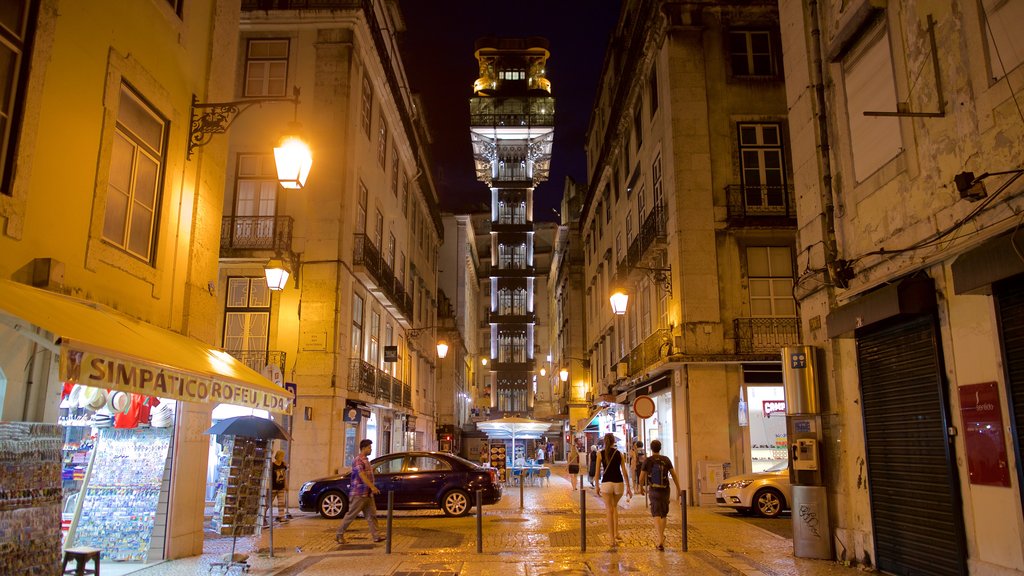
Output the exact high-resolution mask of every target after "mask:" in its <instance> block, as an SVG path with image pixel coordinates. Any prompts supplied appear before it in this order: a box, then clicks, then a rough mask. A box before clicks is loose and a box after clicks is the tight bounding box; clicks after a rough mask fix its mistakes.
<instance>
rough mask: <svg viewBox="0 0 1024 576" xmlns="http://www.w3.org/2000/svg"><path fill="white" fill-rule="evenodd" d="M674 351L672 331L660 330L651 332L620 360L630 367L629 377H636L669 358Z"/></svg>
mask: <svg viewBox="0 0 1024 576" xmlns="http://www.w3.org/2000/svg"><path fill="white" fill-rule="evenodd" d="M671 351H672V331H671V330H669V329H668V328H660V329H658V330H655V331H654V332H651V334H650V336H648V337H647V338H644V341H643V342H641V343H640V344H639V345H638V346H637V347H636V348H633V349H632V350H630V352H629V355H627V356H626V357H625V358H623V359H622V360H620V362H625V363H626V365H627V366H628V375H629V376H635V375H636V374H639V373H641V372H643V371H644V370H646V369H647V368H648V367H649V366H651V365H652V364H654V363H655V362H657V361H658V360H660V359H662V358H666V357H668V355H669V354H670V353H671Z"/></svg>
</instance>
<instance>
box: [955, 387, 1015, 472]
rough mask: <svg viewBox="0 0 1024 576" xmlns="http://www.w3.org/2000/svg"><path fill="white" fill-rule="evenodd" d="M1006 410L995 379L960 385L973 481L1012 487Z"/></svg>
mask: <svg viewBox="0 0 1024 576" xmlns="http://www.w3.org/2000/svg"><path fill="white" fill-rule="evenodd" d="M1002 412H1003V409H1002V404H1001V403H1000V401H999V390H998V388H997V387H996V383H995V382H985V383H984V384H969V385H967V386H961V387H960V420H961V422H963V427H964V444H966V448H967V470H968V472H969V477H970V481H971V484H981V485H985V486H1006V487H1009V486H1010V467H1009V462H1008V460H1009V459H1008V458H1007V455H1006V441H1005V440H1004V439H1003V414H1002Z"/></svg>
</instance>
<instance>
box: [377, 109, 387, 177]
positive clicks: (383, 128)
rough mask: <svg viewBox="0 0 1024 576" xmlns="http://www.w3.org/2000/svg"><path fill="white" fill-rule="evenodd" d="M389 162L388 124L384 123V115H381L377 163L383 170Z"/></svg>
mask: <svg viewBox="0 0 1024 576" xmlns="http://www.w3.org/2000/svg"><path fill="white" fill-rule="evenodd" d="M387 161H388V123H387V122H385V121H384V113H383V112H381V115H380V140H379V141H378V142H377V163H378V164H380V167H381V168H383V167H384V165H385V164H386V163H387Z"/></svg>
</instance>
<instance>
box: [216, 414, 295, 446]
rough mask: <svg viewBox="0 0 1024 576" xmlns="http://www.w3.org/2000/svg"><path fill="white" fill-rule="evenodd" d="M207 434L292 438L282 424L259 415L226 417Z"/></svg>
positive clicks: (278, 438)
mask: <svg viewBox="0 0 1024 576" xmlns="http://www.w3.org/2000/svg"><path fill="white" fill-rule="evenodd" d="M206 434H216V435H218V436H248V437H249V438H264V439H270V440H275V439H277V440H291V439H292V438H291V436H289V435H288V432H287V431H286V430H285V429H284V428H282V427H281V425H280V424H278V423H277V422H274V421H273V420H268V419H266V418H260V417H259V416H235V417H234V418H225V419H224V420H221V421H220V422H217V423H216V424H214V425H213V426H210V429H209V430H207V431H206Z"/></svg>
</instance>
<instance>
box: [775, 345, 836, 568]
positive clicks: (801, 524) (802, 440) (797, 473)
mask: <svg viewBox="0 0 1024 576" xmlns="http://www.w3.org/2000/svg"><path fill="white" fill-rule="evenodd" d="M818 353H819V350H818V349H817V348H814V347H813V346H788V347H785V348H783V349H782V382H783V385H784V386H785V389H786V433H787V438H788V442H789V446H790V448H789V481H790V484H791V485H792V488H793V490H792V494H793V501H792V502H790V503H789V504H790V509H791V510H792V513H793V554H794V555H795V556H796V557H798V558H819V559H822V560H831V559H832V529H831V527H830V525H829V518H828V493H827V491H826V489H825V483H824V480H823V472H824V467H823V466H822V463H821V456H822V453H823V451H822V449H821V448H822V447H821V441H822V434H821V414H820V408H819V406H818V357H817V356H818Z"/></svg>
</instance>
